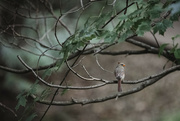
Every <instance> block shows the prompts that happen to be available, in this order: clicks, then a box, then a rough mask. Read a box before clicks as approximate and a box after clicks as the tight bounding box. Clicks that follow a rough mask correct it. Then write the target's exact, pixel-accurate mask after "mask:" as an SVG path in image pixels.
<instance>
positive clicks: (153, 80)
mask: <svg viewBox="0 0 180 121" xmlns="http://www.w3.org/2000/svg"><path fill="white" fill-rule="evenodd" d="M177 70H180V65H177V66H174V67H171V68H169V69H167V70H165V71H163V72H161V73H159V74H156V75H153V76H150V77H148V78H143V79H140V80H139V81H138V82H137V83H140V82H142V83H141V84H139V85H138V86H137V87H135V88H132V89H129V90H127V91H124V92H121V93H116V94H112V95H108V96H105V97H101V98H93V99H83V100H78V99H74V98H72V100H71V101H53V102H52V103H51V104H52V105H57V106H68V105H75V104H81V105H86V104H91V103H100V102H104V101H108V100H111V99H115V98H116V97H117V96H118V98H120V97H124V96H127V95H131V94H134V93H136V92H139V91H141V90H143V89H145V88H147V87H148V86H150V85H152V84H154V83H156V82H157V81H159V80H160V79H161V78H163V77H164V76H166V75H167V74H170V73H171V72H174V71H177ZM142 80H144V81H142ZM123 83H125V82H123ZM31 96H32V98H34V99H36V98H37V97H36V96H35V95H31ZM37 102H38V103H42V104H46V105H49V104H50V102H49V101H47V100H38V101H37Z"/></svg>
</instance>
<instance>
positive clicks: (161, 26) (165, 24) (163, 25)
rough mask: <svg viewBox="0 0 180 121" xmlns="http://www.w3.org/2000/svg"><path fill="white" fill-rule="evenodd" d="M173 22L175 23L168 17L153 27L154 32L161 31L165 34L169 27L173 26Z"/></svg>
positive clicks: (160, 32)
mask: <svg viewBox="0 0 180 121" xmlns="http://www.w3.org/2000/svg"><path fill="white" fill-rule="evenodd" d="M172 24H173V23H172V21H170V20H167V19H165V20H163V21H162V22H159V23H157V24H156V25H155V26H154V28H153V31H154V34H155V33H157V32H159V34H161V35H163V36H164V32H165V31H166V29H167V28H168V27H170V26H171V27H172Z"/></svg>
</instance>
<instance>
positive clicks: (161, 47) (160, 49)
mask: <svg viewBox="0 0 180 121" xmlns="http://www.w3.org/2000/svg"><path fill="white" fill-rule="evenodd" d="M167 45H168V44H167V43H165V44H162V45H161V46H160V48H159V54H158V55H159V57H160V56H161V55H162V53H163V51H164V48H165V47H166V46H167Z"/></svg>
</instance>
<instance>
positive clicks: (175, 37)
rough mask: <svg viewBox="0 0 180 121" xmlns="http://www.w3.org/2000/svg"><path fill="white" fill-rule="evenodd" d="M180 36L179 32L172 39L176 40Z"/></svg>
mask: <svg viewBox="0 0 180 121" xmlns="http://www.w3.org/2000/svg"><path fill="white" fill-rule="evenodd" d="M179 37H180V34H177V35H176V36H174V37H172V38H171V39H172V40H175V39H177V38H179Z"/></svg>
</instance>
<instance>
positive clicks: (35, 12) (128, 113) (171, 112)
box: [0, 0, 180, 121]
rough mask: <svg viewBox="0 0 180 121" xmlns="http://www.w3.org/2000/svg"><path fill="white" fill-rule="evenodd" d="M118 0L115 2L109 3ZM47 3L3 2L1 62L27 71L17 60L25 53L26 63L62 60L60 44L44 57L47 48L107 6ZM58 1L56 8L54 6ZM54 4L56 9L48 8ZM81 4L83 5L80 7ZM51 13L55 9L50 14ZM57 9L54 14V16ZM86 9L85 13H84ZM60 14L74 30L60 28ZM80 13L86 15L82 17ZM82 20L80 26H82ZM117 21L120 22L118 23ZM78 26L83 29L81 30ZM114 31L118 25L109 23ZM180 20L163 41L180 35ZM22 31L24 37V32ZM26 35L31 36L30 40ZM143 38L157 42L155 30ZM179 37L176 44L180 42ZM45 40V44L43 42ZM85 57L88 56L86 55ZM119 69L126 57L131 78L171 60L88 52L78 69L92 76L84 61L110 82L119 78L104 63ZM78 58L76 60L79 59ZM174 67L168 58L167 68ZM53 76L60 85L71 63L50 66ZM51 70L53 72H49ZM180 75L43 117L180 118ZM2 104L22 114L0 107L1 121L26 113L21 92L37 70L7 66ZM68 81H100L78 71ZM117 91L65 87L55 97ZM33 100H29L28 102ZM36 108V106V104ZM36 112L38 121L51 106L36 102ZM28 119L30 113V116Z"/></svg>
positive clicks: (56, 120)
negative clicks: (81, 76)
mask: <svg viewBox="0 0 180 121" xmlns="http://www.w3.org/2000/svg"><path fill="white" fill-rule="evenodd" d="M112 2H113V0H109V1H108V4H110V3H112ZM49 3H50V4H46V3H45V2H43V1H34V2H32V1H28V0H23V1H18V0H16V1H15V0H2V1H1V2H0V14H1V17H0V27H1V35H0V56H1V57H0V66H5V67H9V68H14V69H18V70H21V69H25V67H24V66H23V65H22V63H20V61H19V60H18V59H17V55H20V56H21V57H22V58H23V59H24V61H25V62H26V63H27V64H28V65H30V66H31V67H37V66H44V65H48V64H51V63H53V62H55V61H56V60H58V58H60V56H62V55H59V50H60V49H61V47H60V46H56V50H48V51H47V52H46V53H45V54H44V55H41V54H42V53H43V52H44V51H46V50H47V48H46V47H45V46H48V47H53V45H56V44H58V43H57V40H56V35H55V31H56V33H57V38H58V40H59V42H60V43H62V42H64V41H65V40H66V39H67V38H68V37H69V36H70V35H69V34H70V33H74V32H75V30H76V29H79V28H81V27H83V26H84V23H85V22H86V20H87V19H88V18H89V17H92V16H98V14H99V11H101V10H102V8H103V6H104V4H105V2H104V1H100V2H92V3H91V4H90V5H88V0H83V5H84V7H86V5H87V7H88V8H87V9H85V10H82V3H81V1H66V0H61V2H59V1H58V0H52V1H51V2H49ZM51 5H52V6H51ZM124 6H125V1H117V3H116V6H115V7H114V6H110V5H109V6H107V7H106V9H107V11H108V10H111V9H116V10H117V11H118V10H121V9H122V8H124ZM47 8H53V9H47ZM80 8H81V9H80ZM133 9H134V8H133V6H132V7H130V8H129V9H128V12H131V11H132V10H133ZM49 11H50V12H49ZM51 11H53V14H51ZM82 11H83V12H82ZM60 13H64V14H63V17H62V18H61V20H62V22H63V24H64V25H66V26H67V28H68V30H67V29H66V28H65V27H63V26H62V24H58V26H57V28H55V23H56V19H54V16H56V17H57V18H58V16H60ZM79 15H81V16H80V17H79ZM78 19H79V22H78V24H76V22H77V20H78ZM114 22H115V23H116V20H115V21H114ZM76 27H77V28H76ZM108 27H109V29H111V27H113V24H112V25H109V26H108ZM179 32H180V22H175V23H174V25H173V28H169V29H168V30H167V31H166V33H165V36H160V35H156V37H157V39H158V41H159V42H160V43H170V45H171V44H172V40H171V37H173V36H175V35H177V34H179ZM19 35H21V36H19ZM24 37H26V39H24ZM139 39H142V40H143V39H144V40H151V41H154V38H153V36H152V35H151V33H146V34H145V36H144V37H141V38H139ZM178 41H179V40H178V39H177V40H176V43H178ZM38 42H40V43H41V44H39V43H38ZM139 49H141V48H139V47H137V46H135V45H132V44H129V43H127V42H121V43H119V44H116V45H114V46H112V47H110V48H108V49H107V50H109V51H121V50H139ZM82 58H83V59H82ZM97 58H98V61H99V63H100V65H101V66H102V67H103V68H104V69H106V70H108V71H110V72H113V71H114V69H115V67H116V65H117V62H118V61H121V62H123V63H125V64H126V67H125V69H126V70H125V71H126V77H125V80H138V79H140V78H143V77H146V76H150V75H153V74H156V73H159V72H161V71H162V70H163V66H164V65H165V64H166V63H167V59H166V58H164V57H163V56H160V57H159V56H158V55H153V54H142V55H118V56H110V55H96V57H95V56H94V55H84V56H81V57H80V59H79V60H81V59H82V60H81V61H82V62H81V63H80V64H79V65H78V66H77V67H75V68H74V69H75V70H76V71H77V72H78V73H80V74H81V75H83V76H86V77H87V74H86V73H85V71H84V69H83V68H82V65H84V66H85V67H86V69H87V71H88V72H89V73H90V74H91V75H92V76H94V77H97V78H103V79H106V80H115V77H114V75H113V73H110V72H106V71H103V70H102V69H101V68H100V67H99V66H98V64H97V63H96V59H97ZM73 61H74V59H73V60H71V61H70V63H71V62H73ZM171 66H172V63H171V62H168V63H167V65H166V68H169V67H171ZM48 71H49V72H48V74H50V76H47V77H44V78H45V79H46V80H47V81H48V82H49V83H53V84H59V82H60V81H61V80H62V79H63V77H64V75H65V73H66V71H67V67H66V66H65V65H63V66H62V67H61V68H60V69H59V70H58V71H56V69H50V70H48ZM46 73H47V72H46V71H41V72H39V74H40V75H41V76H43V75H44V74H46ZM48 74H47V75H48ZM179 79H180V75H179V72H174V73H172V74H169V75H168V76H166V77H164V78H162V79H161V80H160V81H158V82H157V83H155V84H153V85H152V86H150V87H148V88H145V89H144V90H142V91H140V92H138V93H135V94H132V95H129V96H125V97H122V98H119V99H118V100H115V99H114V100H109V101H106V102H102V103H96V104H88V105H84V106H81V105H72V106H51V108H50V110H49V111H48V113H47V114H46V116H45V118H44V119H43V121H85V120H86V121H119V120H121V121H134V120H136V121H179V120H180V98H179V97H180V93H179V92H180V90H179V87H180V84H179V83H178V82H179ZM0 80H1V81H0V103H2V104H4V105H6V106H7V107H9V108H11V109H12V110H14V111H15V113H17V115H18V118H16V117H15V116H14V115H13V113H11V112H9V111H8V110H7V109H5V108H3V107H0V119H1V121H16V120H18V119H19V118H20V117H21V116H22V115H25V113H24V109H25V108H24V107H22V106H21V107H20V109H18V110H17V111H16V110H15V107H16V105H17V103H18V102H17V98H16V97H17V95H18V94H19V93H21V92H23V91H24V90H25V91H29V90H31V88H32V87H31V85H32V84H34V83H35V81H36V79H35V77H34V76H33V74H32V73H27V74H16V73H10V72H7V71H4V70H0ZM66 83H68V84H69V85H71V84H73V85H75V86H87V85H90V84H94V83H93V82H85V81H83V80H81V79H79V78H77V77H76V76H75V75H74V74H72V73H69V75H68V77H67V78H66ZM136 86H137V85H127V84H123V85H122V88H123V90H124V91H126V90H129V89H131V88H133V87H136ZM46 88H47V87H45V86H44V85H43V84H41V83H39V85H37V88H36V89H37V90H36V92H37V93H38V94H41V92H42V91H43V90H44V89H46ZM54 91H55V90H53V89H50V90H49V94H50V95H49V97H48V98H47V99H51V98H52V95H53V92H54ZM116 92H117V85H116V84H112V85H107V86H104V87H101V88H98V89H93V90H82V91H80V90H68V91H67V92H66V93H65V94H64V95H62V93H63V90H59V93H58V94H57V96H56V98H55V101H61V100H71V97H73V98H75V99H76V98H77V99H86V98H88V99H89V98H97V97H104V96H107V95H110V94H114V93H116ZM28 103H29V102H28ZM31 106H32V105H31ZM32 107H34V108H32V110H31V111H33V112H36V114H37V116H36V118H35V119H34V121H38V120H39V119H40V118H41V116H42V115H43V113H44V111H45V110H46V108H47V106H46V105H43V104H38V103H35V105H33V106H32ZM25 117H26V116H25Z"/></svg>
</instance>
